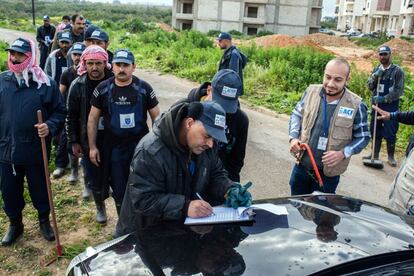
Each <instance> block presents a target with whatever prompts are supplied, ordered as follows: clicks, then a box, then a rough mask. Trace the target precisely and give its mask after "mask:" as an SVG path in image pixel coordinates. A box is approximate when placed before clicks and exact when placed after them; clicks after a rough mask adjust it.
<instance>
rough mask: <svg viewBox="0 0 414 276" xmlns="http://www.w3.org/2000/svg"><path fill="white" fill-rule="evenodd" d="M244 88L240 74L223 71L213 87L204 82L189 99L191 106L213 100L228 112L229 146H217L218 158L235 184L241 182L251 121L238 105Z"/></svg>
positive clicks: (217, 76) (224, 144)
mask: <svg viewBox="0 0 414 276" xmlns="http://www.w3.org/2000/svg"><path fill="white" fill-rule="evenodd" d="M241 87H242V84H241V80H240V78H239V76H238V75H237V73H236V72H234V71H233V70H230V69H224V70H220V71H219V72H217V74H216V75H215V76H214V78H213V81H212V83H210V82H205V83H203V84H202V85H201V86H200V87H198V88H194V89H193V90H191V91H190V93H189V94H188V98H187V100H188V101H189V102H194V101H197V102H200V101H209V100H210V101H211V100H213V101H216V102H217V103H218V104H220V105H221V107H223V109H224V110H225V111H226V128H225V130H226V137H227V143H222V142H218V143H217V145H218V154H219V156H220V159H221V162H223V165H224V168H225V169H226V170H227V172H228V173H229V178H230V179H231V180H233V181H235V182H240V171H241V169H242V167H243V165H244V158H245V156H246V144H247V133H248V129H249V118H248V117H247V114H246V113H245V112H244V111H243V110H241V109H240V107H239V104H238V97H239V95H240V93H241Z"/></svg>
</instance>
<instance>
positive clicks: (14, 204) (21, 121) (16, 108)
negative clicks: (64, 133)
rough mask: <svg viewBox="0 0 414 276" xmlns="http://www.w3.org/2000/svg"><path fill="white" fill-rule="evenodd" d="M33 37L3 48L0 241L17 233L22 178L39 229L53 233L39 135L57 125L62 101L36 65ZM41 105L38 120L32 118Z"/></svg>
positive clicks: (45, 234)
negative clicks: (1, 221) (5, 222)
mask: <svg viewBox="0 0 414 276" xmlns="http://www.w3.org/2000/svg"><path fill="white" fill-rule="evenodd" d="M35 49H36V48H35V44H34V42H33V41H31V40H29V39H24V38H18V39H16V40H15V41H14V42H13V43H12V45H11V46H10V47H9V48H8V49H7V51H8V52H9V55H8V68H9V70H8V71H5V72H3V73H1V74H0V188H1V194H2V198H3V202H4V211H5V212H6V215H7V216H8V217H9V220H10V225H9V228H8V230H7V232H6V234H5V236H4V237H3V239H2V241H1V244H2V245H3V246H9V245H11V244H13V243H14V242H15V241H16V240H17V238H18V237H19V236H21V235H22V234H23V223H22V211H23V208H24V205H25V201H24V198H23V190H24V186H23V183H24V178H25V177H26V179H27V184H28V188H29V192H30V197H31V199H32V202H33V206H34V207H35V208H36V210H37V211H38V217H39V226H40V232H41V234H42V235H43V237H44V238H45V239H46V240H48V241H53V240H54V239H55V236H54V234H53V230H52V227H51V226H50V222H49V213H50V208H49V199H48V194H47V186H46V179H45V175H44V169H43V160H42V147H41V142H40V139H39V137H44V138H46V145H47V149H48V153H49V155H50V141H51V137H53V136H54V135H56V133H57V132H58V131H59V130H60V129H61V128H62V127H63V124H64V119H65V115H66V109H65V104H64V101H63V98H62V95H61V94H60V92H59V88H58V85H57V84H56V82H55V81H54V80H52V79H51V78H49V77H48V76H47V75H46V74H45V73H44V72H43V71H42V69H40V67H38V66H37V65H36V50H35ZM37 110H41V111H42V114H43V120H44V123H42V124H38V123H37V114H36V111H37Z"/></svg>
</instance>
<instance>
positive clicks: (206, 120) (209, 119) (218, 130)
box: [198, 101, 227, 143]
mask: <svg viewBox="0 0 414 276" xmlns="http://www.w3.org/2000/svg"><path fill="white" fill-rule="evenodd" d="M201 104H202V105H203V113H202V114H201V116H200V118H199V119H198V120H199V121H201V122H202V123H203V125H204V127H205V128H206V131H207V133H208V135H210V136H211V137H213V139H215V140H217V141H219V142H223V143H227V138H226V131H225V128H226V112H225V111H224V109H223V108H222V107H221V106H220V105H219V104H218V103H216V102H214V101H205V102H202V103H201Z"/></svg>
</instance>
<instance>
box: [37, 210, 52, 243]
mask: <svg viewBox="0 0 414 276" xmlns="http://www.w3.org/2000/svg"><path fill="white" fill-rule="evenodd" d="M39 228H40V233H42V236H43V238H45V240H47V241H54V240H55V233H54V232H53V228H52V226H50V221H49V213H44V214H39Z"/></svg>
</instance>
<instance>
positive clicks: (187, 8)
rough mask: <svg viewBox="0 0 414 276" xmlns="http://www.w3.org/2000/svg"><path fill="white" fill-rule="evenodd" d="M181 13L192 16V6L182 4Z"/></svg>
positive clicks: (190, 4)
mask: <svg viewBox="0 0 414 276" xmlns="http://www.w3.org/2000/svg"><path fill="white" fill-rule="evenodd" d="M183 13H186V14H192V13H193V4H192V3H184V4H183Z"/></svg>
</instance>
